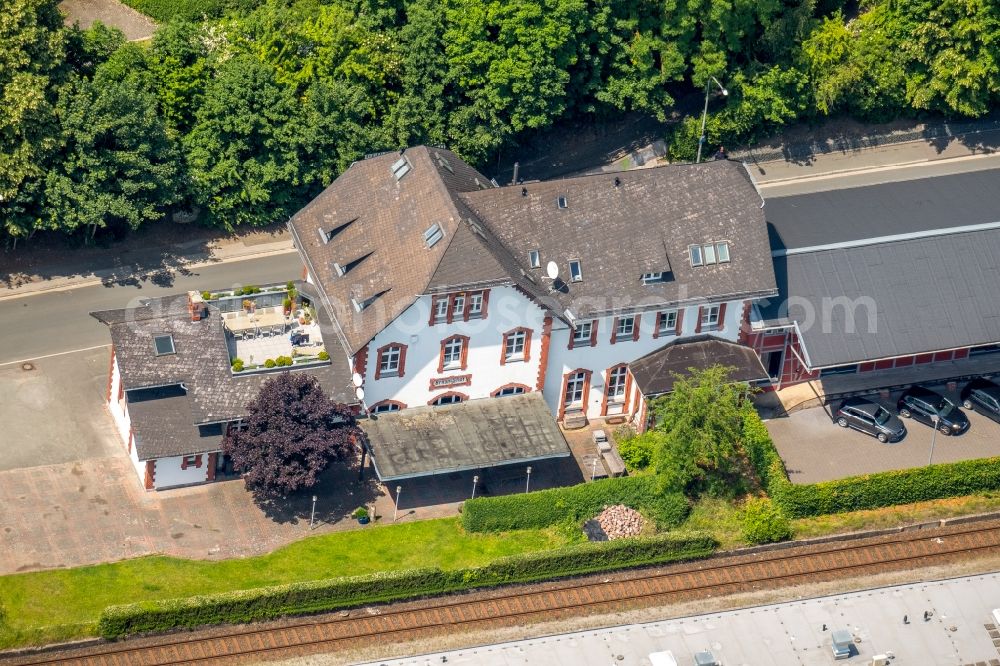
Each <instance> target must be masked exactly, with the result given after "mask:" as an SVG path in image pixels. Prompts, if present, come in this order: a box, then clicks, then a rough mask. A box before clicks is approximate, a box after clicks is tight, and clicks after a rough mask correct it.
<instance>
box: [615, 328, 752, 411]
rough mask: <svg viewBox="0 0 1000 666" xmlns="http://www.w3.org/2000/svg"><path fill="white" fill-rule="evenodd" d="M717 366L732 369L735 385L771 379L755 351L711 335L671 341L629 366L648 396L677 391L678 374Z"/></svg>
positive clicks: (643, 391) (636, 381)
mask: <svg viewBox="0 0 1000 666" xmlns="http://www.w3.org/2000/svg"><path fill="white" fill-rule="evenodd" d="M713 365H723V366H728V367H730V368H732V371H731V372H730V374H729V379H730V380H731V381H734V382H759V381H765V380H766V379H767V371H765V370H764V366H763V365H762V364H761V362H760V357H759V356H757V353H756V352H755V351H754V350H753V349H750V348H749V347H744V346H743V345H739V344H736V343H735V342H729V341H728V340H722V339H721V338H716V337H714V336H711V335H699V336H695V337H691V338H684V339H681V340H674V341H671V342H668V343H667V344H666V345H664V346H662V347H660V348H659V349H657V350H656V351H652V352H650V353H648V354H646V355H645V356H643V357H642V358H639V359H636V360H635V361H632V362H631V363H629V370H630V371H631V372H632V376H633V377H635V383H636V385H637V386H638V387H639V390H640V391H642V394H643V395H645V396H647V397H648V396H652V395H660V394H663V393H669V392H670V391H672V390H674V382H675V381H676V380H677V375H681V376H683V375H686V374H688V372H689V371H690V370H691V368H695V369H698V370H703V369H705V368H708V367H710V366H713Z"/></svg>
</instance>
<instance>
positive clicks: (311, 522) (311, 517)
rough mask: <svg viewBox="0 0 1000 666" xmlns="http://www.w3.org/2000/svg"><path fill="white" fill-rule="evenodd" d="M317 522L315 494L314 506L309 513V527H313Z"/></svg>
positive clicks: (314, 497)
mask: <svg viewBox="0 0 1000 666" xmlns="http://www.w3.org/2000/svg"><path fill="white" fill-rule="evenodd" d="M315 523H316V496H315V495H313V508H312V513H311V514H310V515H309V529H312V528H313V525H314V524H315Z"/></svg>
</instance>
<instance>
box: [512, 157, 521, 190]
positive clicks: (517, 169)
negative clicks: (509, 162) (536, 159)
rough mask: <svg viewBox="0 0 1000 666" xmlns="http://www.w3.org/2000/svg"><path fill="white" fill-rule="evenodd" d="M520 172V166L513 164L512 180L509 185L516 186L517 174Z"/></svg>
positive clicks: (516, 163)
mask: <svg viewBox="0 0 1000 666" xmlns="http://www.w3.org/2000/svg"><path fill="white" fill-rule="evenodd" d="M520 170H521V164H520V163H518V162H514V180H512V181H511V182H510V184H511V185H517V174H518V172H519V171H520Z"/></svg>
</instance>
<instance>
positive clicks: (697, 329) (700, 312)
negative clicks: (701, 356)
mask: <svg viewBox="0 0 1000 666" xmlns="http://www.w3.org/2000/svg"><path fill="white" fill-rule="evenodd" d="M704 312H705V308H704V307H703V306H701V305H699V306H698V321H696V322H695V323H694V332H695V333H701V317H702V315H703V314H704Z"/></svg>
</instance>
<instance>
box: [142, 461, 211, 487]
mask: <svg viewBox="0 0 1000 666" xmlns="http://www.w3.org/2000/svg"><path fill="white" fill-rule="evenodd" d="M185 460H186V461H187V464H185ZM210 462H211V461H210V459H209V454H207V453H201V454H198V455H192V456H172V457H169V458H157V459H156V461H155V466H154V468H153V488H155V489H156V490H162V489H163V488H173V487H175V486H187V485H191V484H194V483H205V482H206V481H211V479H210V478H209V476H208V466H209V463H210ZM144 473H145V472H144Z"/></svg>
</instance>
